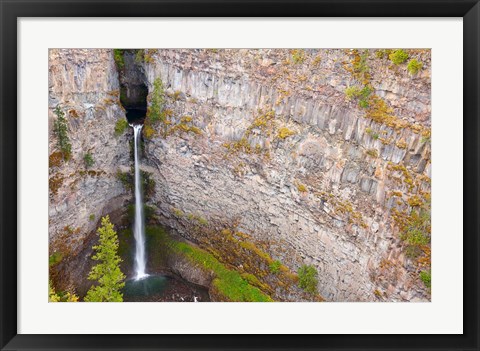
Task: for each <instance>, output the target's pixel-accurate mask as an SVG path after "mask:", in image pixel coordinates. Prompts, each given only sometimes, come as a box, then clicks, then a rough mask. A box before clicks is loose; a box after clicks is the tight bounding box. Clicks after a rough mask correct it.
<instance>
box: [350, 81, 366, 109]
mask: <svg viewBox="0 0 480 351" xmlns="http://www.w3.org/2000/svg"><path fill="white" fill-rule="evenodd" d="M371 93H372V88H371V87H370V86H368V85H365V86H364V87H363V88H361V89H360V87H358V86H355V85H352V86H350V87H348V88H347V89H345V97H346V98H347V100H353V99H358V106H360V107H361V108H367V107H368V106H369V103H368V97H369V96H370V94H371Z"/></svg>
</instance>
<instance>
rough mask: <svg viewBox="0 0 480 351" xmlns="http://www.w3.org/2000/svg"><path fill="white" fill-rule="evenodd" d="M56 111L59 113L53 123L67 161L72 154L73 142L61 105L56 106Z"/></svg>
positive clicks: (59, 145) (59, 144)
mask: <svg viewBox="0 0 480 351" xmlns="http://www.w3.org/2000/svg"><path fill="white" fill-rule="evenodd" d="M54 113H55V114H56V115H57V119H56V120H55V122H54V124H53V131H54V133H55V134H56V136H57V138H58V147H59V148H60V151H62V154H63V159H64V160H66V161H67V160H69V159H70V156H71V155H72V144H70V139H69V138H68V125H67V119H66V118H65V113H64V112H63V111H62V110H61V109H60V106H57V107H56V108H55V111H54Z"/></svg>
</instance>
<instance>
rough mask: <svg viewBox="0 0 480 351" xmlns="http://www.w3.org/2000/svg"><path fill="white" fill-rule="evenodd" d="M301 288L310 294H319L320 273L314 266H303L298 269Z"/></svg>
mask: <svg viewBox="0 0 480 351" xmlns="http://www.w3.org/2000/svg"><path fill="white" fill-rule="evenodd" d="M298 281H299V286H300V287H301V288H302V289H303V290H305V291H306V292H308V293H310V294H316V293H317V285H318V272H317V269H316V268H315V267H314V266H311V265H305V264H304V265H302V266H301V267H300V268H299V269H298Z"/></svg>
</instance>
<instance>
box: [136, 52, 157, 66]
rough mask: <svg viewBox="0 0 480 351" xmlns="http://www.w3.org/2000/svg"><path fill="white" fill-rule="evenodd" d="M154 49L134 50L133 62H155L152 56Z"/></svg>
mask: <svg viewBox="0 0 480 351" xmlns="http://www.w3.org/2000/svg"><path fill="white" fill-rule="evenodd" d="M155 51H156V50H155V49H138V50H135V62H136V63H138V64H141V63H143V62H145V63H153V62H155V60H154V58H153V54H154V53H155Z"/></svg>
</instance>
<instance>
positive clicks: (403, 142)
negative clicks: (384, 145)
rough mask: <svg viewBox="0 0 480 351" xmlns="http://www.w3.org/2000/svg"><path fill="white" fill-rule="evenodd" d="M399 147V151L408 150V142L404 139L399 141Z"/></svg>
mask: <svg viewBox="0 0 480 351" xmlns="http://www.w3.org/2000/svg"><path fill="white" fill-rule="evenodd" d="M397 147H398V148H399V149H406V148H407V142H406V141H405V140H403V139H401V140H399V141H397Z"/></svg>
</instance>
